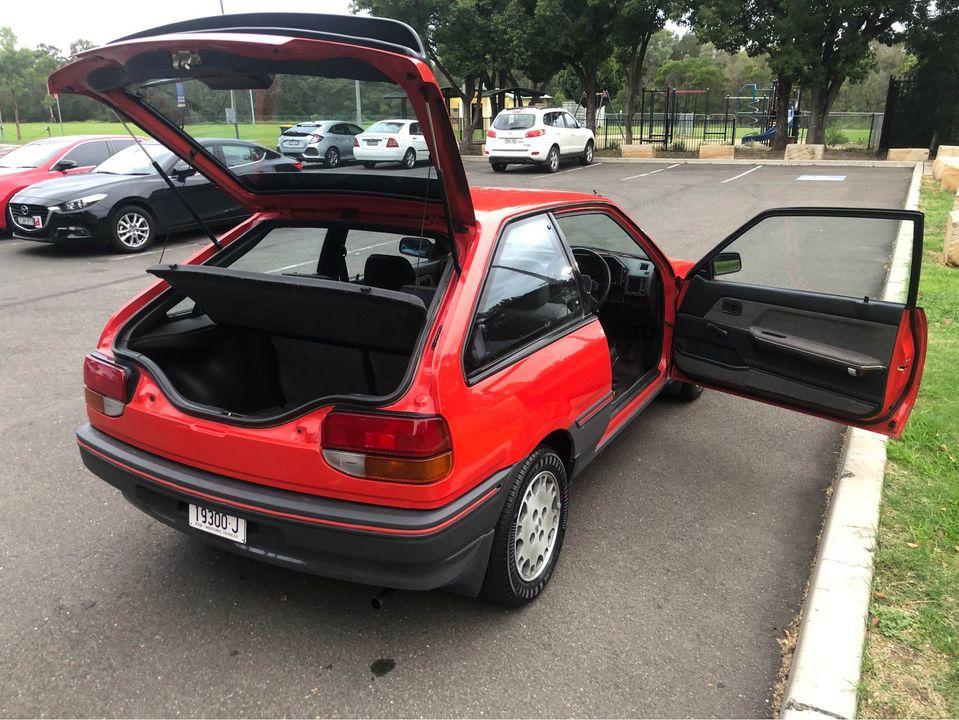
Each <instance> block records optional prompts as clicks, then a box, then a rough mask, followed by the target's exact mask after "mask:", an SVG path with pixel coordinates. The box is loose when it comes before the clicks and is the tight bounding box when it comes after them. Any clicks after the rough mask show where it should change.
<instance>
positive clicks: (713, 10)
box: [690, 0, 801, 150]
mask: <svg viewBox="0 0 959 720" xmlns="http://www.w3.org/2000/svg"><path fill="white" fill-rule="evenodd" d="M694 3H695V4H694V5H693V7H692V12H691V13H690V22H691V23H692V24H693V26H694V27H695V28H696V31H697V32H698V33H699V35H700V36H702V37H705V38H707V39H708V40H709V41H710V42H712V43H713V44H714V45H715V46H716V47H718V48H721V49H722V50H726V51H728V52H739V51H740V50H744V51H745V52H746V54H747V55H749V56H750V57H759V56H767V57H768V58H769V60H768V62H769V66H770V69H771V70H772V71H773V72H775V73H776V117H777V118H778V119H779V121H778V122H777V123H776V135H775V138H774V139H773V148H774V149H777V150H785V149H786V142H787V138H788V128H787V125H786V123H785V122H783V119H784V118H786V117H787V116H788V114H789V100H790V96H791V95H792V88H793V82H794V79H795V78H796V77H797V75H798V74H799V70H800V68H799V67H798V66H797V59H796V55H795V53H794V52H793V49H792V45H791V37H790V34H789V23H788V22H787V21H786V16H787V13H789V11H790V9H791V8H792V7H794V6H799V5H801V3H799V2H798V0H745V2H740V0H694ZM796 11H797V12H801V9H799V8H798V7H797V8H796Z"/></svg>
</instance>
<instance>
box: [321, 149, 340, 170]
mask: <svg viewBox="0 0 959 720" xmlns="http://www.w3.org/2000/svg"><path fill="white" fill-rule="evenodd" d="M323 164H324V165H326V167H328V168H335V167H339V164H340V151H339V150H338V149H337V148H335V147H331V148H330V149H329V150H327V151H326V155H324V156H323Z"/></svg>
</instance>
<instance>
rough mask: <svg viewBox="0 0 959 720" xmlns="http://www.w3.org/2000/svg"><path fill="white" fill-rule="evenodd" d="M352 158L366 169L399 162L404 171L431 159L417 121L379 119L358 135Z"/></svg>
mask: <svg viewBox="0 0 959 720" xmlns="http://www.w3.org/2000/svg"><path fill="white" fill-rule="evenodd" d="M353 156H354V157H355V158H356V159H357V160H359V161H360V162H361V163H363V166H364V167H366V168H374V167H376V164H377V163H381V162H388V163H399V164H400V166H401V167H404V168H406V169H407V170H409V169H412V168H414V167H416V163H418V162H421V161H422V162H426V161H428V160H429V159H430V149H429V146H428V145H427V144H426V140H425V138H424V137H423V131H422V130H421V129H420V124H419V122H417V121H416V120H380V121H379V122H377V123H373V124H372V125H371V126H370V127H368V128H367V129H366V130H364V131H363V133H361V134H360V135H357V136H356V138H355V139H354V142H353Z"/></svg>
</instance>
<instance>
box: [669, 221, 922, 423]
mask: <svg viewBox="0 0 959 720" xmlns="http://www.w3.org/2000/svg"><path fill="white" fill-rule="evenodd" d="M766 221H769V222H766ZM764 223H765V224H764ZM922 225H923V217H922V214H921V213H918V212H912V211H905V210H859V209H851V208H782V209H775V210H768V211H765V212H764V213H761V214H760V215H758V216H756V217H755V218H753V219H752V220H750V221H749V222H748V223H746V224H745V225H744V226H743V227H742V228H740V229H739V230H737V231H736V232H735V233H733V234H732V235H731V236H729V237H728V238H727V239H726V240H724V241H723V242H722V243H720V244H719V245H718V246H717V247H716V248H715V249H714V250H713V251H712V252H711V253H710V254H709V255H707V256H706V257H705V258H703V260H701V261H700V262H699V263H697V264H696V265H695V266H694V267H693V268H691V269H690V271H689V273H688V274H687V276H686V279H685V281H684V286H685V287H684V289H683V292H682V293H681V296H680V300H679V306H678V308H677V313H676V325H675V328H674V331H673V364H674V377H677V378H678V379H680V380H682V381H684V382H702V383H703V384H706V385H710V386H711V387H715V388H717V389H720V390H729V391H731V392H734V393H737V394H739V395H744V396H746V397H753V398H756V399H759V400H765V401H767V402H773V403H776V404H779V405H782V406H784V407H788V408H792V409H796V410H801V411H804V412H810V413H813V414H817V415H820V416H823V417H827V418H830V419H833V420H837V421H839V422H844V423H846V424H850V425H856V426H858V427H864V428H867V429H870V430H874V431H876V432H881V433H884V434H887V435H893V436H898V435H899V434H900V433H901V432H902V427H903V426H904V424H905V421H906V419H907V418H908V416H909V412H910V410H911V408H912V403H913V402H914V401H915V397H916V392H917V388H918V381H919V378H920V377H921V372H922V367H921V366H922V361H923V358H924V354H925V345H926V338H925V322H924V319H923V318H924V316H923V314H922V310H921V308H917V307H916V305H915V302H916V297H917V292H918V283H919V267H920V265H921V257H922ZM910 246H911V247H910ZM906 250H911V254H910V255H909V257H910V258H911V261H912V269H911V276H910V282H909V286H908V295H907V297H906V299H905V302H888V301H885V300H877V299H875V298H874V297H870V296H864V295H863V294H861V293H862V292H863V291H864V289H865V290H867V291H868V292H869V293H870V295H873V294H876V295H878V294H881V292H882V288H883V286H884V284H885V275H886V272H887V270H888V268H889V264H890V261H891V258H892V257H893V255H894V254H898V255H899V257H900V262H902V252H903V251H906Z"/></svg>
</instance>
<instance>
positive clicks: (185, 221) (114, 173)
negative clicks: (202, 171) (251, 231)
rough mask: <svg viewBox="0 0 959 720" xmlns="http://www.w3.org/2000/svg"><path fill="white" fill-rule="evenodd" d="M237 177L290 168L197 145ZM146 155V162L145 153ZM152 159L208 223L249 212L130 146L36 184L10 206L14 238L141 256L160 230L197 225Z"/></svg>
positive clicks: (237, 150) (268, 153)
mask: <svg viewBox="0 0 959 720" xmlns="http://www.w3.org/2000/svg"><path fill="white" fill-rule="evenodd" d="M200 142H201V143H202V144H203V145H204V146H206V147H208V148H210V150H211V152H212V153H213V154H214V156H215V157H216V158H217V159H218V160H220V161H221V162H222V163H223V164H224V165H226V167H228V168H231V169H232V170H233V171H234V172H236V173H237V174H247V173H258V172H275V171H277V170H278V169H279V170H283V171H294V170H296V169H298V165H297V163H294V162H291V161H290V160H289V159H288V158H285V157H284V156H282V155H280V154H279V153H275V152H273V151H272V150H269V149H267V148H265V147H262V146H261V145H257V144H255V143H252V142H248V141H246V140H231V139H219V138H207V139H202V140H201V141H200ZM144 150H146V153H147V154H149V156H150V157H149V158H148V157H147V155H146V154H145V153H144ZM150 158H152V159H153V160H155V161H156V162H157V163H158V164H159V165H160V167H161V168H163V170H164V172H166V173H167V174H168V175H169V176H170V177H171V178H172V179H173V180H175V182H176V186H177V192H178V193H179V194H180V195H181V196H182V197H183V198H185V199H186V200H188V201H189V203H190V205H191V206H192V207H193V208H194V210H196V212H197V214H198V215H199V216H200V218H201V219H202V220H203V221H204V222H206V223H209V224H217V223H228V222H235V221H237V220H239V219H241V218H242V217H244V216H245V215H247V214H248V213H247V212H246V211H245V210H244V209H243V208H242V207H241V206H240V205H239V204H238V203H237V202H235V201H234V200H232V199H231V198H230V197H229V196H228V195H227V194H225V193H224V192H223V191H222V190H220V189H219V188H217V186H216V185H214V184H213V183H211V182H210V181H209V180H207V179H206V178H205V177H204V176H202V175H199V174H198V173H197V172H196V170H194V169H193V168H192V167H190V166H189V165H187V164H186V163H185V162H183V161H182V160H178V159H177V157H176V156H175V155H174V154H173V153H171V152H170V151H169V150H167V149H166V148H164V147H163V146H162V145H160V144H159V143H157V142H154V141H149V142H144V143H142V148H141V147H140V146H138V145H131V146H130V147H127V148H126V149H125V150H121V151H120V152H118V153H117V154H116V155H114V156H113V157H111V158H109V159H108V160H106V161H105V162H103V163H101V164H99V165H98V166H97V167H96V168H94V169H93V171H92V172H90V173H87V174H84V175H81V176H77V177H66V178H55V179H53V180H46V181H44V182H40V183H36V184H34V185H31V186H30V187H28V188H26V189H24V190H21V191H20V192H19V193H17V194H16V195H15V196H14V197H13V198H12V199H11V201H10V217H11V227H13V229H14V235H15V236H16V237H18V238H23V239H26V240H36V241H38V242H46V243H56V244H60V245H89V244H95V245H107V246H109V247H111V248H112V249H113V250H116V251H117V252H121V253H135V252H143V251H144V250H146V249H147V248H149V247H150V246H151V245H152V244H153V242H154V241H155V240H156V238H157V236H158V235H159V234H161V233H166V232H178V231H181V230H189V229H192V228H195V227H196V221H195V220H194V219H193V217H192V216H191V215H190V213H189V212H188V211H187V210H186V208H184V207H183V203H182V202H181V201H180V200H179V199H178V198H177V196H176V193H174V191H173V190H171V189H170V187H169V186H168V185H167V184H166V181H164V180H163V179H162V178H161V177H160V176H159V175H158V174H157V172H156V170H155V169H154V168H153V165H152V164H151V162H150Z"/></svg>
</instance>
